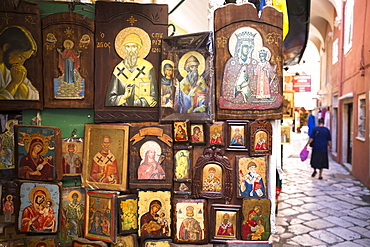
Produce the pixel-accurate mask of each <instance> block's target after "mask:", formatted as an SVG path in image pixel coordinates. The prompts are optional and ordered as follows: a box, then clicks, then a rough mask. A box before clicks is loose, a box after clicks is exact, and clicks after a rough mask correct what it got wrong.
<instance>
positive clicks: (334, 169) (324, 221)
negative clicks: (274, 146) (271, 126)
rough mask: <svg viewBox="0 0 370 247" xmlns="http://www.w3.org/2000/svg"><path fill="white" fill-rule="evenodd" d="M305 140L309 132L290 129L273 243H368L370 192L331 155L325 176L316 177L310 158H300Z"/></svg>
mask: <svg viewBox="0 0 370 247" xmlns="http://www.w3.org/2000/svg"><path fill="white" fill-rule="evenodd" d="M307 140H308V136H307V134H304V133H292V134H291V143H290V144H285V145H284V147H283V148H284V149H283V170H284V173H285V176H284V179H283V185H282V192H281V194H280V196H279V200H278V212H277V214H276V229H277V231H278V232H277V233H276V234H275V235H273V244H274V247H287V246H336V247H360V246H366V247H368V246H370V190H369V189H368V188H366V187H365V186H364V185H363V184H362V183H361V182H359V181H358V180H357V179H356V178H355V177H354V176H352V175H351V174H350V172H348V171H347V170H346V169H345V168H344V167H343V166H342V165H340V164H338V163H336V162H335V161H333V160H332V159H330V164H329V170H326V169H325V170H324V171H323V178H324V179H323V180H319V179H318V176H317V175H316V177H314V178H312V177H311V174H312V171H313V170H312V168H311V167H310V159H309V158H308V159H307V160H306V161H304V162H302V161H301V160H300V157H299V153H300V151H301V149H302V148H303V146H304V145H305V144H306V142H307ZM309 149H311V148H309ZM310 155H311V150H310V154H309V157H310Z"/></svg>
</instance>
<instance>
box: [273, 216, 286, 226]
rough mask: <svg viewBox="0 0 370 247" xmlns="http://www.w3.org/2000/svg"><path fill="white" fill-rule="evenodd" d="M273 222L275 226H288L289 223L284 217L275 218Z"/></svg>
mask: <svg viewBox="0 0 370 247" xmlns="http://www.w3.org/2000/svg"><path fill="white" fill-rule="evenodd" d="M275 222H276V225H279V226H288V225H289V223H288V222H287V219H286V218H284V217H276V219H275Z"/></svg>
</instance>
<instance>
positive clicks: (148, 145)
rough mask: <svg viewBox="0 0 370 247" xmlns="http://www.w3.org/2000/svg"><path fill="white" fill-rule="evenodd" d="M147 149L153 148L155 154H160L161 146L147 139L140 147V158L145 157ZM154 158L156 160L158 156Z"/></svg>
mask: <svg viewBox="0 0 370 247" xmlns="http://www.w3.org/2000/svg"><path fill="white" fill-rule="evenodd" d="M148 150H154V151H155V153H156V155H161V154H162V148H161V146H160V145H159V144H158V143H157V142H155V141H147V142H145V143H144V144H143V145H141V147H140V157H141V159H142V160H144V159H145V153H146V151H148ZM155 160H156V161H158V157H155Z"/></svg>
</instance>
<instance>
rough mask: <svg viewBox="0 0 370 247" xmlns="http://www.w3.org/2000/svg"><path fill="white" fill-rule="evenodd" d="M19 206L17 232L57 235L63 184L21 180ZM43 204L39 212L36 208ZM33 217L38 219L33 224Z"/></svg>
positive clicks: (17, 210)
mask: <svg viewBox="0 0 370 247" xmlns="http://www.w3.org/2000/svg"><path fill="white" fill-rule="evenodd" d="M18 183H19V186H18V188H19V190H18V195H19V196H18V198H19V203H18V204H17V209H16V212H17V217H16V219H17V222H16V225H17V230H18V231H20V232H27V233H44V234H50V233H57V232H58V231H59V207H60V202H61V183H48V182H41V181H40V182H33V181H27V180H19V181H18ZM40 202H41V204H42V205H41V206H40V209H39V210H36V209H35V207H36V206H38V205H39V204H40ZM31 216H33V217H37V219H36V220H34V221H32V223H31Z"/></svg>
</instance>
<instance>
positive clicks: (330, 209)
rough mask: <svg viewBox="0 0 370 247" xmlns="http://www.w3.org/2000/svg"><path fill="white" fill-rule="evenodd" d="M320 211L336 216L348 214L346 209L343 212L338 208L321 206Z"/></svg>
mask: <svg viewBox="0 0 370 247" xmlns="http://www.w3.org/2000/svg"><path fill="white" fill-rule="evenodd" d="M320 212H322V213H326V214H328V215H332V216H337V217H341V216H347V215H348V214H346V213H345V212H346V211H345V212H343V211H340V210H334V209H332V208H322V209H320ZM349 212H350V211H349Z"/></svg>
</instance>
